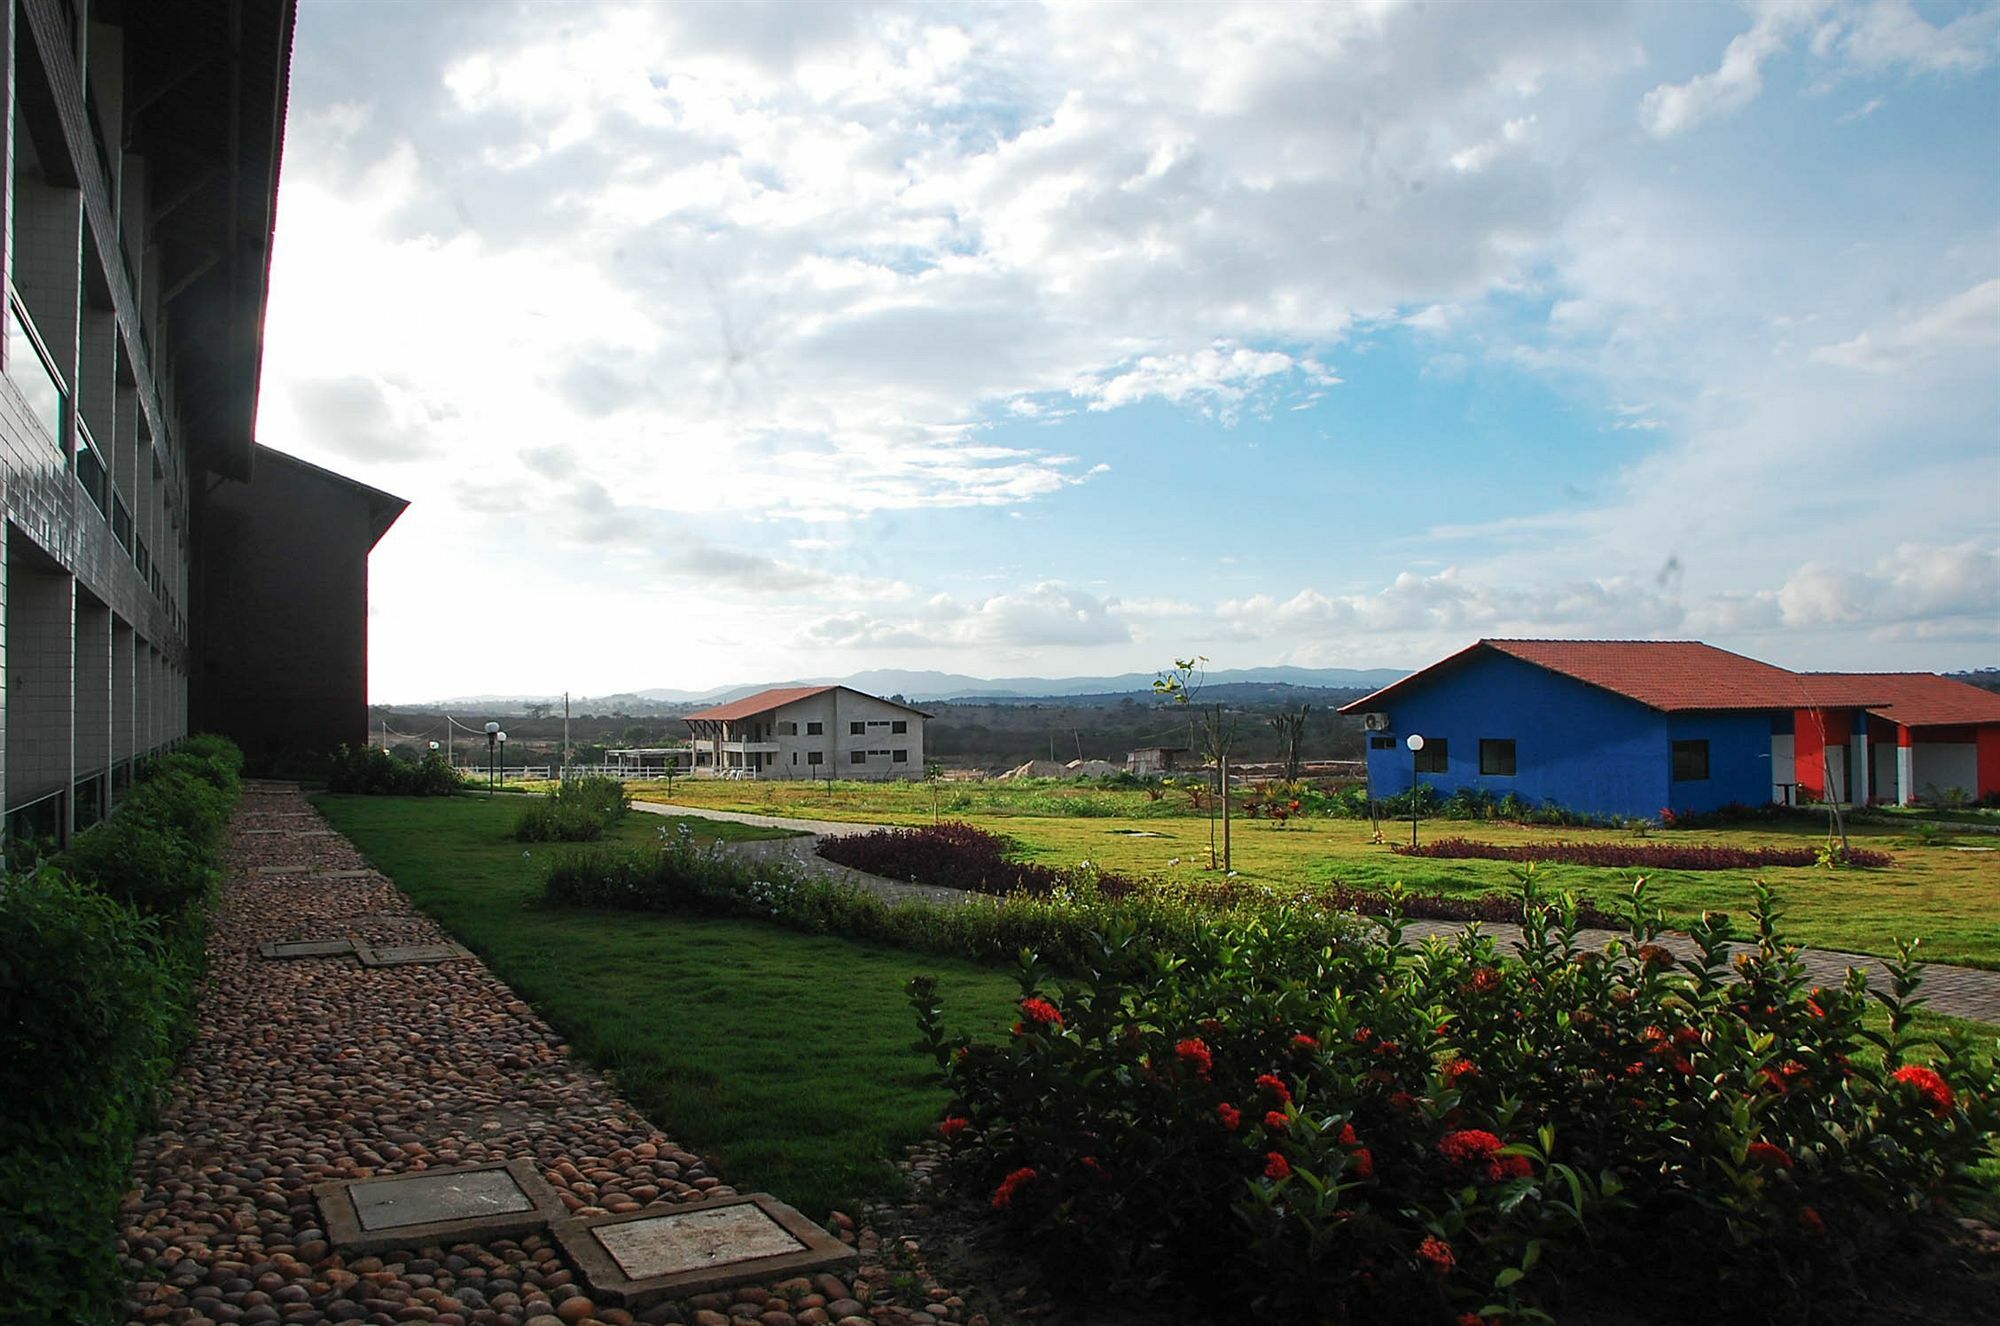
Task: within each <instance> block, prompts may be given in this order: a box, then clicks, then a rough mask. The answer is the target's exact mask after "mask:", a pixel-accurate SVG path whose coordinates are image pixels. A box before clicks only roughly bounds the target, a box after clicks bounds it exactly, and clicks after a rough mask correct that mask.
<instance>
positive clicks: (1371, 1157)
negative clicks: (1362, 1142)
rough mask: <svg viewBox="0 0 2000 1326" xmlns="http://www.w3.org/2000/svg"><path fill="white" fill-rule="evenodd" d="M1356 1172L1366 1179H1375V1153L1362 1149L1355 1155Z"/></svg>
mask: <svg viewBox="0 0 2000 1326" xmlns="http://www.w3.org/2000/svg"><path fill="white" fill-rule="evenodd" d="M1354 1172H1355V1173H1356V1174H1359V1175H1360V1176H1361V1177H1362V1178H1364V1179H1372V1178H1374V1177H1375V1153H1374V1152H1372V1151H1370V1150H1369V1149H1368V1148H1367V1147H1365V1146H1364V1147H1361V1148H1360V1149H1358V1150H1357V1151H1355V1153H1354Z"/></svg>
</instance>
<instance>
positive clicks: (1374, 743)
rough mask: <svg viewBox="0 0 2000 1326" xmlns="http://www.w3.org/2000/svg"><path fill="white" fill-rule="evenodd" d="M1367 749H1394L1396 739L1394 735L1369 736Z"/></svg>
mask: <svg viewBox="0 0 2000 1326" xmlns="http://www.w3.org/2000/svg"><path fill="white" fill-rule="evenodd" d="M1368 749H1369V750H1394V749H1396V739H1395V738H1394V737H1370V738H1368Z"/></svg>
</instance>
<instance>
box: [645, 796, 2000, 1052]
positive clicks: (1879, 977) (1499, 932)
mask: <svg viewBox="0 0 2000 1326" xmlns="http://www.w3.org/2000/svg"><path fill="white" fill-rule="evenodd" d="M632 805H633V807H634V808H635V809H638V810H644V811H648V812H650V813H652V814H655V815H692V816H699V817H703V818H707V819H716V820H730V821H733V822H734V823H737V824H754V825H758V826H760V827H763V828H771V829H791V830H794V831H796V832H798V833H802V834H809V835H813V836H811V837H807V838H791V839H785V840H782V841H781V842H775V843H746V844H741V845H740V846H739V848H738V850H744V849H747V848H761V849H765V850H766V851H767V852H769V853H770V854H771V855H783V856H784V857H786V858H787V859H790V860H791V861H793V862H794V863H796V864H799V865H801V866H803V867H804V868H806V869H808V870H812V871H815V872H817V873H820V874H825V875H832V876H834V877H836V878H841V879H844V880H845V881H846V882H848V883H852V884H856V885H859V886H860V887H862V888H868V889H873V890H875V891H876V892H878V893H881V894H883V895H884V896H885V897H888V898H890V899H891V900H892V901H897V902H901V901H905V900H907V899H910V898H921V899H922V900H924V901H928V902H937V903H960V902H964V901H965V900H966V899H967V898H970V897H972V896H973V895H972V894H970V893H967V892H965V891H963V890H960V889H946V888H937V887H935V886H929V885H921V884H909V883H905V882H902V881H899V880H891V879H884V878H882V877H881V876H880V875H869V874H864V873H863V872H861V871H859V870H850V869H848V868H847V867H845V866H837V865H834V864H833V863H832V862H830V861H827V860H826V859H824V858H823V857H820V856H817V855H815V852H816V850H817V848H818V843H819V839H820V837H838V836H845V835H848V834H855V833H869V832H872V831H873V830H876V829H881V828H892V827H896V826H893V825H882V824H854V823H848V822H845V821H840V820H805V819H789V818H786V817H783V816H776V815H747V814H743V813H740V812H737V811H733V810H710V809H708V808H706V807H703V806H682V805H667V804H664V803H660V802H649V801H635V802H633V803H632ZM770 849H781V850H780V851H771V850H770ZM1481 925H1482V928H1483V929H1484V930H1485V932H1486V933H1487V934H1489V935H1491V936H1493V938H1494V940H1495V941H1496V942H1497V943H1498V944H1500V945H1501V946H1502V947H1503V948H1504V947H1507V946H1509V945H1517V944H1518V943H1519V942H1520V939H1521V928H1520V927H1519V926H1516V925H1510V924H1506V923H1504V922H1491V921H1489V922H1482V923H1481ZM1464 929H1465V923H1463V922H1459V921H1411V922H1410V923H1409V924H1408V925H1407V926H1406V927H1405V928H1404V933H1405V934H1406V935H1408V936H1409V937H1410V938H1412V939H1428V938H1431V937H1433V936H1436V937H1441V938H1447V939H1449V938H1451V937H1453V936H1455V935H1457V934H1459V933H1460V932H1461V931H1463V930H1464ZM1624 933H1625V932H1624V931H1613V930H1579V931H1578V932H1577V938H1578V939H1579V940H1580V941H1581V942H1583V943H1585V944H1587V945H1589V946H1591V947H1599V946H1602V945H1604V944H1608V943H1610V942H1611V941H1612V940H1613V939H1617V938H1621V937H1622V936H1623V935H1624ZM1659 942H1660V943H1661V944H1662V945H1664V946H1665V947H1666V948H1668V949H1671V950H1672V951H1673V953H1674V956H1675V957H1677V958H1691V957H1694V956H1695V955H1696V954H1697V953H1698V952H1699V951H1700V950H1699V949H1697V948H1696V946H1695V943H1694V941H1693V940H1691V939H1689V938H1688V937H1687V936H1685V935H1681V934H1674V933H1669V934H1663V935H1661V936H1660V940H1659ZM1755 949H1756V945H1754V944H1732V945H1730V951H1731V953H1732V954H1733V953H1738V952H1754V951H1755ZM1799 957H1800V961H1802V962H1803V963H1804V964H1805V968H1806V970H1807V971H1808V972H1809V973H1811V975H1812V978H1813V979H1814V980H1815V981H1817V982H1818V983H1820V984H1821V985H1838V984H1840V983H1841V982H1842V981H1843V980H1845V979H1846V977H1847V969H1848V968H1849V967H1859V968H1861V969H1862V970H1863V971H1865V972H1867V973H1868V983H1869V986H1870V988H1871V989H1878V990H1887V989H1888V988H1889V987H1888V974H1887V973H1886V972H1885V971H1883V969H1882V960H1881V959H1880V958H1878V957H1874V956H1871V955H1869V954H1865V953H1841V952H1837V951H1834V950H1831V949H1817V948H1808V949H1801V950H1800V952H1799ZM1918 993H1920V994H1921V995H1923V996H1924V997H1925V998H1926V999H1928V1000H1929V1004H1928V1007H1929V1008H1930V1010H1931V1011H1932V1012H1934V1013H1948V1014H1950V1015H1951V1016H1953V1017H1961V1018H1970V1019H1972V1020H1973V1021H1975V1022H1985V1023H1989V1024H1992V1025H1995V1026H2000V972H1996V971H1984V970H1982V969H1980V968H1977V967H1953V966H1947V965H1945V964H1943V963H1930V964H1927V965H1926V966H1925V968H1924V984H1923V988H1922V989H1921V990H1920V991H1919V992H1918Z"/></svg>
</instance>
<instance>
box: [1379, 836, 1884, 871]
mask: <svg viewBox="0 0 2000 1326" xmlns="http://www.w3.org/2000/svg"><path fill="white" fill-rule="evenodd" d="M1390 850H1391V851H1394V852H1396V853H1398V854H1400V855H1402V856H1422V857H1434V858H1443V859H1448V860H1464V859H1476V860H1482V861H1548V862H1554V863H1556V864H1560V865H1570V866H1627V867H1637V868H1639V869H1643V870H1755V869H1758V868H1761V867H1765V866H1812V865H1824V864H1826V860H1825V858H1824V857H1823V856H1822V854H1821V852H1820V850H1819V849H1818V848H1815V847H1724V846H1721V845H1719V844H1716V843H1661V844H1639V843H1566V842H1553V843H1522V844H1520V845H1518V846H1506V845H1502V844H1499V843H1478V842H1473V841H1471V840H1469V839H1466V838H1435V839H1432V840H1431V841H1430V842H1427V843H1424V844H1423V845H1422V846H1419V847H1410V846H1406V845H1404V844H1402V843H1398V844H1396V845H1395V846H1393V847H1392V848H1391V849H1390ZM1893 862H1894V858H1892V857H1891V856H1890V855H1889V854H1888V853H1887V852H1876V851H1870V850H1869V849H1867V848H1864V847H1853V848H1849V849H1848V850H1847V851H1846V852H1844V853H1843V854H1842V855H1841V856H1840V858H1839V864H1843V865H1854V866H1886V865H1891V864H1893Z"/></svg>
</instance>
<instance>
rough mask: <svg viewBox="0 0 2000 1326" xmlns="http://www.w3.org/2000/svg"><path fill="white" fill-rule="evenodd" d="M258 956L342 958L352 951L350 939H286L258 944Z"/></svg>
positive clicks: (352, 945) (352, 943) (352, 946)
mask: <svg viewBox="0 0 2000 1326" xmlns="http://www.w3.org/2000/svg"><path fill="white" fill-rule="evenodd" d="M257 952H258V954H259V955H260V956H262V957H266V958H271V959H273V960H276V959H282V958H344V957H347V956H349V955H350V954H352V953H353V952H354V941H353V940H351V939H287V940H282V941H280V942H279V943H276V944H259V945H258V946H257Z"/></svg>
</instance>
